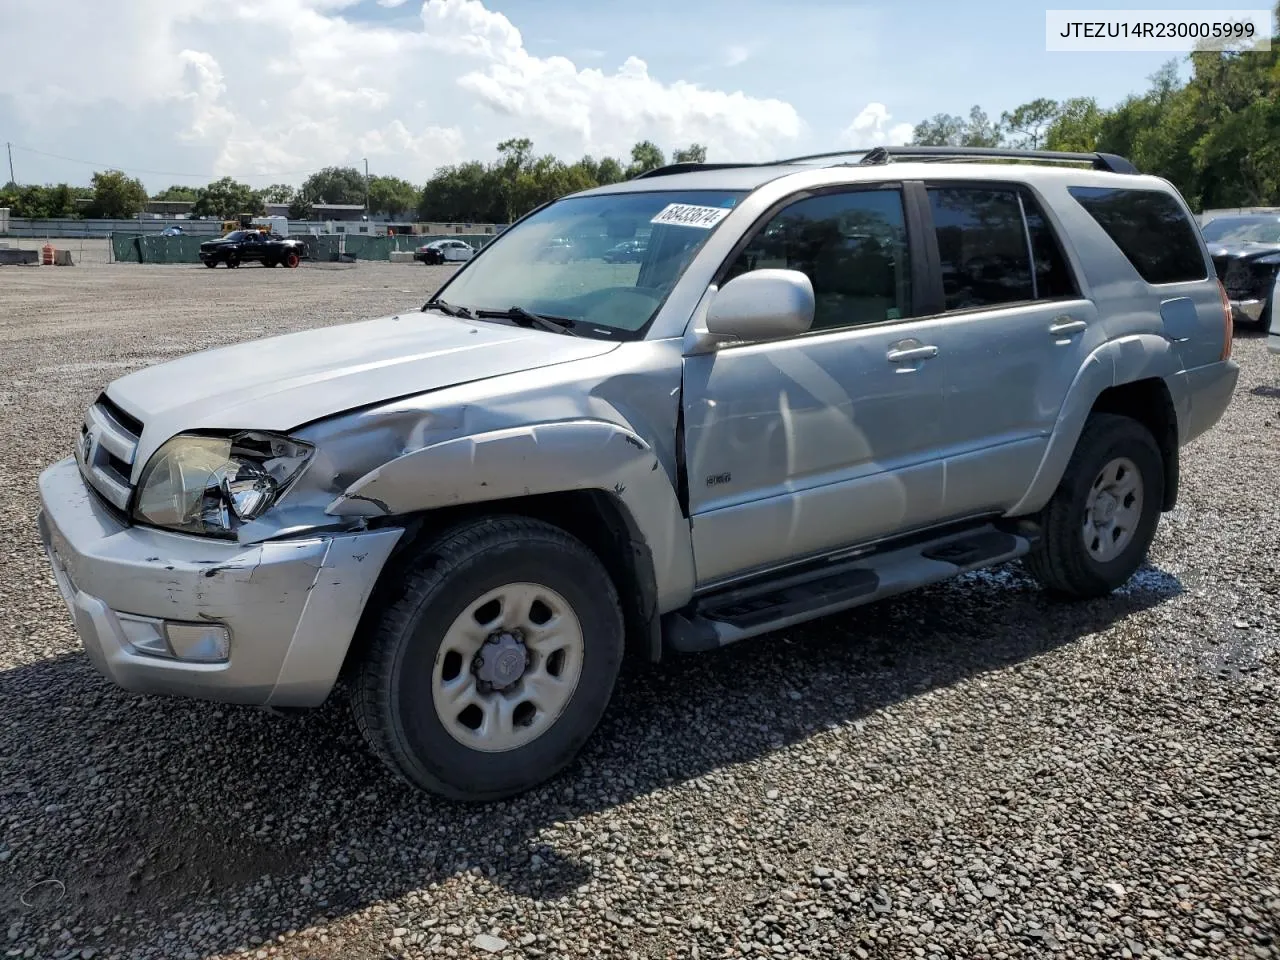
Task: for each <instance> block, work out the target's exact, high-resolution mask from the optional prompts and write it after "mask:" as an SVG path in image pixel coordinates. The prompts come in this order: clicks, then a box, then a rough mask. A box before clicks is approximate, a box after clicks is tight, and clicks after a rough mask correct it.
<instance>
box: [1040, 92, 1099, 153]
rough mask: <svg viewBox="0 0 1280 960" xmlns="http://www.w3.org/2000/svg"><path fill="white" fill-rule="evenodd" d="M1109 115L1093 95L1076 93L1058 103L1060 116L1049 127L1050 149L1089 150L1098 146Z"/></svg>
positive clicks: (1048, 142) (1045, 137) (1047, 140)
mask: <svg viewBox="0 0 1280 960" xmlns="http://www.w3.org/2000/svg"><path fill="white" fill-rule="evenodd" d="M1105 116H1106V114H1105V113H1104V111H1103V110H1102V109H1100V108H1099V107H1098V101H1096V100H1094V99H1093V97H1072V98H1071V99H1070V100H1064V101H1063V102H1062V103H1061V104H1060V105H1059V107H1058V113H1057V116H1055V117H1054V118H1053V122H1052V123H1051V124H1050V125H1049V129H1048V130H1046V131H1045V135H1044V146H1045V149H1046V150H1066V151H1068V152H1072V153H1088V152H1091V151H1093V150H1096V149H1097V148H1098V134H1099V132H1100V131H1101V130H1102V120H1103V118H1104V117H1105Z"/></svg>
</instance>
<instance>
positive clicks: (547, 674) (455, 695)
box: [431, 583, 584, 753]
mask: <svg viewBox="0 0 1280 960" xmlns="http://www.w3.org/2000/svg"><path fill="white" fill-rule="evenodd" d="M583 653H584V644H583V639H582V624H581V623H580V622H579V620H578V616H577V614H576V613H574V611H573V608H572V607H571V606H570V605H569V602H568V601H567V600H565V598H564V597H562V596H561V595H560V594H559V593H557V592H556V591H555V590H552V589H551V588H550V587H545V586H543V585H542V584H537V583H508V584H506V585H504V586H501V587H497V588H495V589H493V590H490V591H489V592H488V593H485V594H484V595H483V596H481V597H479V598H478V599H476V600H475V601H473V602H472V603H471V604H469V605H468V606H467V609H466V610H464V611H463V612H462V613H461V614H460V615H459V616H458V618H457V619H456V620H454V621H453V624H452V625H451V626H450V627H449V629H448V631H447V632H446V633H445V635H444V640H443V641H442V642H441V644H440V649H439V650H438V651H437V653H436V662H435V667H434V668H433V670H432V676H431V699H432V701H433V703H434V705H435V708H436V715H437V716H438V717H439V718H440V722H441V723H442V724H443V725H444V728H445V729H446V730H448V731H449V735H450V736H452V737H453V738H454V739H455V740H457V741H458V742H459V743H461V744H462V745H463V746H466V747H470V748H471V749H472V750H480V751H483V752H485V753H502V752H505V751H507V750H516V749H518V748H520V747H523V746H525V745H526V744H528V743H530V742H532V741H533V740H535V739H537V738H538V737H539V736H541V735H542V734H543V733H545V732H546V731H547V730H549V729H550V728H551V727H552V725H553V724H554V723H555V722H556V720H558V719H559V717H560V714H561V713H563V712H564V709H565V707H567V706H568V705H569V701H570V700H571V699H573V693H574V691H575V690H576V689H577V687H578V680H579V678H580V677H581V676H582V660H583Z"/></svg>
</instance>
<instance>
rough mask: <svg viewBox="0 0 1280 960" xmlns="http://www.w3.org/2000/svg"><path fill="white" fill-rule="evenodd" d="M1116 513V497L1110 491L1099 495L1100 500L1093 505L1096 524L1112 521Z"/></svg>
mask: <svg viewBox="0 0 1280 960" xmlns="http://www.w3.org/2000/svg"><path fill="white" fill-rule="evenodd" d="M1115 515H1116V498H1115V497H1113V496H1112V495H1111V494H1109V493H1102V494H1099V495H1098V502H1097V503H1095V504H1094V505H1093V522H1094V523H1095V524H1105V523H1110V522H1111V518H1112V517H1114V516H1115Z"/></svg>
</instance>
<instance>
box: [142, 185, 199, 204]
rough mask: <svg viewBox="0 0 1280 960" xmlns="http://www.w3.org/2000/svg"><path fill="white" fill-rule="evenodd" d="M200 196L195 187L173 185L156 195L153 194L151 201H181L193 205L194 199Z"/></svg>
mask: <svg viewBox="0 0 1280 960" xmlns="http://www.w3.org/2000/svg"><path fill="white" fill-rule="evenodd" d="M199 195H200V191H199V190H197V189H196V188H195V187H182V186H178V185H177V184H174V185H173V186H171V187H165V188H164V189H163V190H161V191H160V192H159V193H157V194H153V195H152V197H151V199H152V200H169V201H179V200H180V201H183V202H185V203H195V201H196V198H197V197H198V196H199Z"/></svg>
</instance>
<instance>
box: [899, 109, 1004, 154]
mask: <svg viewBox="0 0 1280 960" xmlns="http://www.w3.org/2000/svg"><path fill="white" fill-rule="evenodd" d="M911 143H912V145H913V146H918V147H995V146H999V145H1000V125H999V124H998V123H992V122H991V121H990V119H989V118H988V117H987V114H986V112H985V111H984V110H983V109H982V108H981V107H977V106H975V107H973V108H972V109H971V110H970V111H969V119H968V120H965V119H964V118H963V117H957V116H954V115H953V114H950V113H937V114H934V115H933V116H932V117H930V118H929V119H928V120H925V121H923V122H921V123H918V124H916V126H915V129H914V130H913V131H912V134H911Z"/></svg>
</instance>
